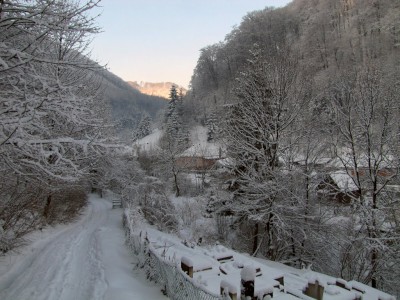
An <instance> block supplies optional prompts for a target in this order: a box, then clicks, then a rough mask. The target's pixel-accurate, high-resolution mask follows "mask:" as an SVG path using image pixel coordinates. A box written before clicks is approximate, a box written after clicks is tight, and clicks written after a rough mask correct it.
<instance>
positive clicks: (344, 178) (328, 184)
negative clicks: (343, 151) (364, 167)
mask: <svg viewBox="0 0 400 300" xmlns="http://www.w3.org/2000/svg"><path fill="white" fill-rule="evenodd" d="M317 189H318V194H319V196H320V197H327V198H331V199H334V200H336V201H337V202H339V203H350V201H351V199H354V198H358V197H359V196H360V192H359V188H358V187H357V185H356V184H355V182H354V179H353V177H351V176H350V175H349V174H348V173H347V172H346V171H344V170H338V171H333V172H330V173H328V175H327V176H326V177H325V178H324V180H323V182H321V183H320V184H319V185H318V187H317Z"/></svg>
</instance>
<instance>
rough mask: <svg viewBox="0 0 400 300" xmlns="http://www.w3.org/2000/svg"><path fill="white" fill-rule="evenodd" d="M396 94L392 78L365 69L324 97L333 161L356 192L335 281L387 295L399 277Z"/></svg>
mask: <svg viewBox="0 0 400 300" xmlns="http://www.w3.org/2000/svg"><path fill="white" fill-rule="evenodd" d="M388 75H389V76H388ZM399 92H400V84H399V81H398V79H397V80H396V76H393V74H385V73H384V72H382V71H381V70H380V69H379V68H377V67H375V66H373V64H370V65H367V66H365V67H363V68H361V70H356V71H355V74H350V75H349V76H346V75H344V76H342V78H341V79H340V80H338V82H337V83H336V84H334V85H333V86H332V88H331V89H330V93H328V95H327V97H329V99H331V100H332V101H331V106H330V108H331V111H330V112H331V119H330V120H331V122H332V123H333V125H334V129H335V130H334V131H333V132H334V133H335V134H336V138H334V139H332V144H333V146H334V148H335V150H336V155H337V160H338V162H339V164H340V165H341V166H342V168H343V169H344V170H345V172H346V173H347V174H348V175H349V176H350V177H351V178H352V180H353V183H354V185H355V186H356V188H357V193H356V194H355V195H353V200H352V205H353V208H354V220H353V223H352V224H353V227H352V228H351V230H350V234H349V239H348V240H347V242H345V243H344V246H343V249H342V251H343V252H342V270H341V272H342V273H341V276H342V277H344V278H349V279H350V278H351V279H356V280H358V281H361V282H364V283H366V284H371V285H372V286H373V287H376V288H381V289H384V290H392V291H395V288H394V286H395V282H397V280H398V278H399V276H400V274H399V272H398V271H399V268H398V266H399V263H400V256H399V253H400V252H399V250H400V248H399V242H398V241H399V221H400V220H399V201H398V196H395V194H396V193H395V192H394V191H393V190H391V189H390V185H392V184H398V171H399V166H400V165H399V145H400V140H399V138H400V136H399V122H398V120H399V117H400V115H399V113H400V106H399V103H400V102H399Z"/></svg>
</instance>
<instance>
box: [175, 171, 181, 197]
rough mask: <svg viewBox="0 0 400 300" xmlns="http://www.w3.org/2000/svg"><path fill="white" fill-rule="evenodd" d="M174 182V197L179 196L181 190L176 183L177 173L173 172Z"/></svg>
mask: <svg viewBox="0 0 400 300" xmlns="http://www.w3.org/2000/svg"><path fill="white" fill-rule="evenodd" d="M174 183H175V189H176V194H175V195H176V197H179V196H180V195H181V191H180V189H179V185H178V176H177V174H174Z"/></svg>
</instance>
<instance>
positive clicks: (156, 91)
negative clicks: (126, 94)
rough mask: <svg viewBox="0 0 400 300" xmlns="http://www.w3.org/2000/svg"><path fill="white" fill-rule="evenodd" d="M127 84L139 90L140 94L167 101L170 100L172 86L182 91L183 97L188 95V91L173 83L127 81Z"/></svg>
mask: <svg viewBox="0 0 400 300" xmlns="http://www.w3.org/2000/svg"><path fill="white" fill-rule="evenodd" d="M127 83H128V84H129V85H130V86H131V87H133V88H134V89H136V90H138V91H139V92H141V93H143V94H146V95H149V96H157V97H162V98H165V99H168V98H169V93H170V90H171V87H172V86H176V87H177V89H178V90H181V91H182V93H183V95H185V94H186V92H187V89H185V88H184V87H182V86H180V85H179V84H176V83H173V82H169V81H166V82H146V81H127Z"/></svg>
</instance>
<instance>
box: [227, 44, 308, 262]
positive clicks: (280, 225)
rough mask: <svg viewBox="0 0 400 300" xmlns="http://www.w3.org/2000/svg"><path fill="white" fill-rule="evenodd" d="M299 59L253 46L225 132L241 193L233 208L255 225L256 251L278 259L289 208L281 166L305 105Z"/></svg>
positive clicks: (236, 197) (254, 246) (254, 243)
mask: <svg viewBox="0 0 400 300" xmlns="http://www.w3.org/2000/svg"><path fill="white" fill-rule="evenodd" d="M298 74H299V72H298V70H297V68H296V60H295V59H294V58H293V57H291V56H290V54H287V55H286V54H283V53H282V56H281V57H279V58H275V60H274V61H269V60H268V59H267V58H266V57H265V56H264V55H263V54H262V52H261V51H260V49H259V47H257V46H255V47H254V49H253V52H252V56H251V59H250V60H249V64H248V68H247V69H246V70H245V71H243V72H242V74H241V76H240V78H239V79H238V81H237V87H236V89H235V94H236V97H237V100H238V102H237V103H236V104H233V105H232V106H230V107H228V110H229V112H228V116H227V118H226V124H225V128H224V135H225V139H226V142H227V149H228V155H229V156H230V157H231V158H232V159H233V166H232V167H233V171H234V173H235V174H236V177H237V180H236V183H237V190H236V192H235V199H234V202H233V205H232V210H233V211H235V212H236V214H237V215H238V216H240V217H241V219H242V220H243V221H245V222H247V223H248V224H252V226H253V228H254V229H253V247H252V248H253V250H252V251H253V253H254V254H255V253H257V252H258V251H259V249H260V247H261V246H262V247H264V248H265V249H264V250H263V251H264V253H265V255H267V256H268V257H269V258H271V259H279V258H280V257H281V256H282V255H284V253H285V252H284V251H281V250H280V249H279V247H280V246H282V247H284V248H286V246H287V245H283V244H282V243H281V242H282V241H283V240H284V239H282V237H283V236H285V235H287V236H290V233H289V232H286V231H287V230H288V227H289V226H288V225H287V224H285V222H286V221H285V218H284V216H285V215H286V211H287V210H288V207H290V198H288V197H287V194H288V185H287V178H288V176H287V174H286V173H285V172H284V171H283V170H282V169H281V168H279V165H280V160H279V159H280V157H281V156H282V153H284V152H285V151H286V150H287V148H288V147H291V146H292V145H290V144H288V143H287V142H288V141H289V140H290V139H289V137H290V136H291V134H293V124H294V121H295V120H296V118H297V116H298V114H299V107H300V106H301V105H302V102H303V98H302V95H303V91H302V90H301V88H302V85H301V84H299V78H298Z"/></svg>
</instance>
